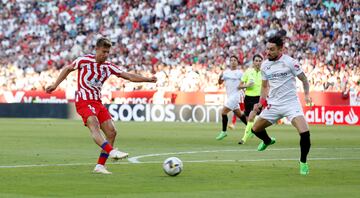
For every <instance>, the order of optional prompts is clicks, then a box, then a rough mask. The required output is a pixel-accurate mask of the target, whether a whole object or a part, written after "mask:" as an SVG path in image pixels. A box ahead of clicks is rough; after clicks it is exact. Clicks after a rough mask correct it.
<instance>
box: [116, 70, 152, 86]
mask: <svg viewBox="0 0 360 198" xmlns="http://www.w3.org/2000/svg"><path fill="white" fill-rule="evenodd" d="M118 77H121V78H124V79H126V80H129V81H131V82H152V83H155V82H156V81H157V78H156V77H155V76H153V77H151V78H148V77H144V76H140V75H137V74H131V73H128V72H122V73H121V74H119V75H118Z"/></svg>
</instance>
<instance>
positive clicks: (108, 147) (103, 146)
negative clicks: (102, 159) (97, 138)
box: [101, 142, 113, 154]
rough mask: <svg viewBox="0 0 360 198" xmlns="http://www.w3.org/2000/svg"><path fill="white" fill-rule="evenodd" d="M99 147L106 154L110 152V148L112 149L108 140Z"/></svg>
mask: <svg viewBox="0 0 360 198" xmlns="http://www.w3.org/2000/svg"><path fill="white" fill-rule="evenodd" d="M101 148H102V149H103V150H104V151H105V152H107V153H108V154H109V153H110V151H111V150H113V147H112V146H111V145H110V144H109V142H104V143H103V144H102V145H101Z"/></svg>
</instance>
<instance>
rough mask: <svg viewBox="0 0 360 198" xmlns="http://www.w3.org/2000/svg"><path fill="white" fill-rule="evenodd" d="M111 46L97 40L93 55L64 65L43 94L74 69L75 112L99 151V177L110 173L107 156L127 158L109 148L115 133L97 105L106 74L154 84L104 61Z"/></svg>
mask: <svg viewBox="0 0 360 198" xmlns="http://www.w3.org/2000/svg"><path fill="white" fill-rule="evenodd" d="M111 46H112V44H111V42H110V40H109V39H107V38H104V37H103V38H100V39H98V40H97V42H96V46H95V47H96V54H95V55H86V56H83V57H79V58H77V59H76V60H75V61H74V62H72V63H71V64H70V65H67V66H65V67H64V68H63V70H62V71H61V73H60V75H59V77H58V78H57V79H56V81H55V83H54V84H52V85H50V86H49V87H47V88H46V92H47V93H51V92H53V91H54V90H55V89H56V88H57V87H58V86H59V84H60V83H61V82H62V81H63V80H64V79H65V78H66V77H67V76H68V75H69V73H70V72H72V71H75V70H78V89H77V92H76V102H75V106H76V111H77V112H78V114H79V115H80V116H81V117H82V120H83V123H84V125H85V126H87V127H88V128H89V130H90V133H91V136H92V138H93V139H94V141H95V143H96V144H97V145H98V146H100V147H101V148H102V150H101V152H100V157H99V158H98V162H97V164H96V166H95V168H94V172H95V173H102V174H111V172H109V171H108V170H107V169H106V168H105V166H104V165H105V162H106V160H107V158H108V157H110V158H112V159H115V160H116V159H122V158H126V157H127V156H128V153H125V152H122V151H119V150H117V149H116V148H113V145H114V142H115V136H116V133H117V131H116V129H115V126H114V122H113V121H112V119H111V116H110V114H109V112H108V110H107V109H106V107H105V106H104V105H103V104H102V103H101V88H102V85H103V83H104V82H105V80H106V79H107V78H109V76H110V75H115V76H117V77H119V78H124V79H127V80H129V81H132V82H156V78H155V77H152V78H147V77H142V76H139V75H135V74H131V73H127V72H125V71H122V70H121V69H120V68H119V67H118V66H116V65H114V64H113V63H111V62H108V61H106V59H107V58H108V56H109V53H110V48H111ZM101 131H102V132H103V133H102V132H101ZM103 134H104V135H105V137H104V135H103Z"/></svg>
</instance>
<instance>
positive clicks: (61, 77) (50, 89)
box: [45, 65, 75, 93]
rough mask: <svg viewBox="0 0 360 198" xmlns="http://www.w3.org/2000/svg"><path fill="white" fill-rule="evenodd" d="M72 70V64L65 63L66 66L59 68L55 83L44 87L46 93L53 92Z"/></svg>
mask: <svg viewBox="0 0 360 198" xmlns="http://www.w3.org/2000/svg"><path fill="white" fill-rule="evenodd" d="M74 70H75V69H74V68H73V66H72V65H67V66H65V67H64V68H63V69H62V70H61V72H60V74H59V76H58V78H57V79H56V81H55V83H54V84H52V85H50V86H48V87H46V89H45V91H46V92H47V93H51V92H53V91H54V90H55V89H56V88H57V87H58V86H59V84H60V83H61V82H62V81H63V80H64V79H65V78H66V77H67V76H68V75H69V74H70V72H72V71H74Z"/></svg>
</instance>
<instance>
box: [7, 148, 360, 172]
mask: <svg viewBox="0 0 360 198" xmlns="http://www.w3.org/2000/svg"><path fill="white" fill-rule="evenodd" d="M298 149H299V148H279V149H269V151H287V150H298ZM312 150H360V148H313V149H312ZM252 151H256V150H254V149H242V150H236V149H233V150H208V151H183V152H173V153H154V154H147V155H139V156H135V157H131V158H129V159H128V162H125V161H122V162H115V163H111V162H110V163H107V164H140V163H141V164H159V163H162V161H146V162H141V161H139V159H140V158H145V157H155V156H166V155H180V154H194V153H216V152H252ZM293 160H298V158H277V159H239V160H232V159H231V160H187V161H186V160H184V161H183V162H185V163H206V162H264V161H293ZM309 160H360V158H342V157H340V158H331V157H330V158H329V157H324V158H321V157H320V158H319V157H318V158H309ZM85 165H94V163H70V164H24V165H3V166H0V169H2V168H32V167H56V166H60V167H61V166H85Z"/></svg>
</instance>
